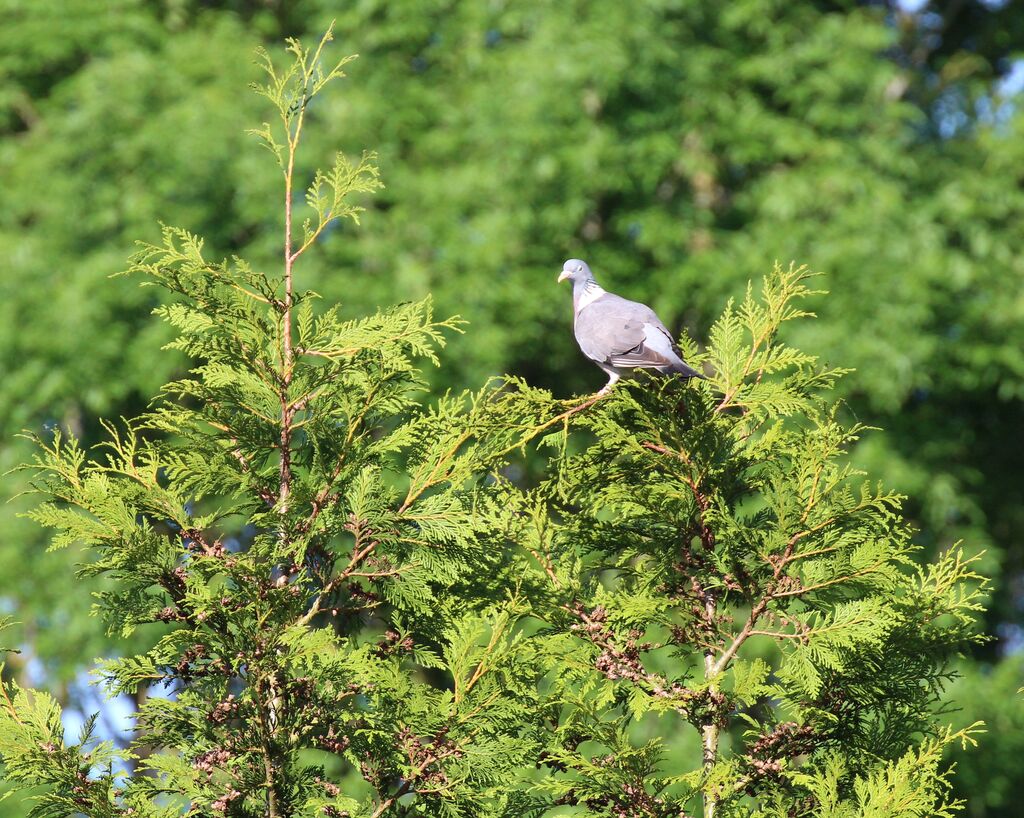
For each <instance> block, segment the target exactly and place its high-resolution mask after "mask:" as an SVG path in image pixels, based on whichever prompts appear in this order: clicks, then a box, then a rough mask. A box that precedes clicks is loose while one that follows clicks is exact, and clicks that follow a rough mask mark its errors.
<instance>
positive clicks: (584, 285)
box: [558, 258, 704, 395]
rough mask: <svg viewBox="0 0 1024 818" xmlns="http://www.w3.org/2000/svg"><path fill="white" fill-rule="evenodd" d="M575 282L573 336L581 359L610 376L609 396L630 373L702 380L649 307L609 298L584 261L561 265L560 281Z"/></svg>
mask: <svg viewBox="0 0 1024 818" xmlns="http://www.w3.org/2000/svg"><path fill="white" fill-rule="evenodd" d="M565 279H569V281H571V282H572V306H573V330H574V331H575V333H576V341H577V342H578V343H579V345H580V349H582V350H583V354H584V355H586V356H587V357H588V358H590V360H592V361H593V362H594V363H596V364H597V365H598V366H599V367H601V369H603V370H604V371H605V372H607V373H608V383H607V384H605V386H604V388H602V389H601V391H600V392H599V393H598V394H600V395H605V394H607V393H608V392H609V390H611V388H612V387H613V386H614V385H615V383H616V382H617V381H618V380H619V378H621V377H622V375H623V374H624V373H626V372H628V371H629V370H632V369H656V370H657V371H658V372H661V373H663V374H666V375H667V374H672V373H675V374H679V375H682V376H683V377H684V378H703V377H704V376H703V375H701V374H700V373H699V372H698V371H697V370H695V369H693V368H691V367H689V366H687V365H686V364H685V363H683V359H682V357H681V353H680V351H679V347H678V346H676V343H675V341H674V340H673V339H672V334H671V333H670V332H669V331H668V329H666V328H665V325H664V324H663V323H661V320H660V319H659V318H658V316H657V315H655V314H654V310H652V309H651V308H650V307H648V306H647V305H646V304H639V303H637V302H636V301H627V300H626V299H625V298H621V297H619V296H617V295H615V294H614V293H609V292H606V291H605V290H604V289H603V288H602V287H601V285H600V284H598V283H597V282H596V281H595V280H594V274H593V273H592V272H590V267H588V266H587V263H586V262H585V261H580V259H578V258H571V259H569V260H568V261H567V262H565V264H563V265H562V272H561V274H559V276H558V280H559V281H564V280H565Z"/></svg>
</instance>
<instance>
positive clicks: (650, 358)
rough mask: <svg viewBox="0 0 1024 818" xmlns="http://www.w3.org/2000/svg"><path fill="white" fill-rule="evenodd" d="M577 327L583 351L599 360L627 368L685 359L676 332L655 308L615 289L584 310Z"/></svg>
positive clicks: (581, 312)
mask: <svg viewBox="0 0 1024 818" xmlns="http://www.w3.org/2000/svg"><path fill="white" fill-rule="evenodd" d="M575 330H576V340H577V341H578V342H579V345H580V349H582V350H583V354H584V355H586V356H587V357H588V358H590V359H591V360H592V361H596V362H597V363H602V364H609V365H611V366H615V367H623V368H637V367H640V368H657V367H671V366H673V365H675V364H676V362H677V361H678V362H680V363H681V361H680V359H679V356H678V353H677V352H675V351H674V347H675V345H674V344H673V342H672V336H671V335H670V334H669V332H668V330H667V329H665V326H664V324H662V323H661V321H659V320H658V317H657V316H656V315H655V314H654V311H653V310H652V309H651V308H650V307H648V306H646V305H645V304H639V303H637V302H636V301H627V300H626V299H625V298H620V297H619V296H617V295H612V294H611V293H605V294H604V295H602V296H600V297H599V298H597V299H595V300H594V301H592V302H591V303H590V304H588V305H587V306H585V307H584V308H583V309H582V310H580V312H579V314H577V316H576V324H575Z"/></svg>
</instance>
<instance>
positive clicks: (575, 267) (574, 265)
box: [558, 258, 594, 284]
mask: <svg viewBox="0 0 1024 818" xmlns="http://www.w3.org/2000/svg"><path fill="white" fill-rule="evenodd" d="M593 278H594V274H593V273H592V272H590V268H589V267H588V266H587V262H585V261H581V260H580V259H578V258H571V259H569V260H568V261H567V262H565V264H563V265H562V272H561V273H559V275H558V280H559V281H565V280H566V279H569V280H570V281H571V282H572V283H573V284H576V283H577V282H579V281H586V280H588V279H591V280H592V279H593Z"/></svg>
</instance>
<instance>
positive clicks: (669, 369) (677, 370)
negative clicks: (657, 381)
mask: <svg viewBox="0 0 1024 818" xmlns="http://www.w3.org/2000/svg"><path fill="white" fill-rule="evenodd" d="M661 371H662V372H663V373H665V374H666V375H668V374H669V373H673V374H675V375H682V376H683V377H684V378H700V379H701V380H702V381H706V380H707V376H706V375H702V374H701V373H700V372H698V371H697V370H696V369H694V368H693V367H692V366H687V365H686V364H684V363H683V362H682V361H680V362H679V363H677V364H673V365H672V366H666V367H665V368H664V369H662V370H661Z"/></svg>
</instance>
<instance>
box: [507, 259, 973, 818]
mask: <svg viewBox="0 0 1024 818" xmlns="http://www.w3.org/2000/svg"><path fill="white" fill-rule="evenodd" d="M807 279H808V273H807V272H806V271H805V270H803V269H789V270H782V269H779V268H776V269H775V271H774V272H773V273H772V274H771V275H770V276H769V277H768V278H767V279H766V280H765V283H764V288H763V293H762V294H761V297H760V298H757V297H755V295H754V293H752V292H751V291H749V290H748V293H747V297H746V299H745V300H744V301H743V303H742V304H741V305H740V306H739V307H738V308H733V307H732V306H731V305H730V307H728V308H727V309H726V310H725V312H724V314H723V315H722V317H721V318H720V319H719V320H718V321H717V323H715V325H714V327H713V329H712V331H711V333H710V339H709V344H708V346H707V349H706V351H703V352H702V351H700V350H699V349H698V348H697V347H696V346H695V345H694V344H693V343H689V342H687V341H686V340H685V339H684V348H685V349H684V351H685V353H686V355H685V357H686V360H687V361H689V362H690V363H692V364H694V365H695V366H698V367H699V366H704V367H705V368H706V370H707V371H708V372H709V380H708V381H706V382H699V383H698V382H692V381H691V382H689V383H687V382H681V381H679V380H660V381H656V380H652V379H650V378H642V379H640V380H639V381H638V382H635V383H633V384H628V383H624V384H623V385H622V386H621V387H620V388H617V389H616V390H615V391H614V392H613V394H612V396H611V397H609V398H607V399H604V400H601V401H592V402H590V403H592V404H593V405H589V406H587V411H585V412H573V414H572V417H571V428H574V429H577V430H580V432H584V433H586V435H587V436H584V437H583V438H580V436H579V435H577V434H576V433H575V432H570V434H568V436H567V435H566V430H565V429H562V430H559V431H557V432H556V433H554V434H553V435H551V436H550V437H549V439H548V440H547V441H546V442H547V443H548V444H550V445H554V446H556V448H557V452H558V453H557V455H556V456H555V457H554V458H553V459H552V461H551V475H550V477H549V479H548V480H547V481H546V482H545V483H543V484H542V485H541V486H540V487H539V488H538V489H536V490H533V491H530V492H518V491H516V490H515V489H512V488H509V492H510V498H511V499H510V502H509V503H508V504H507V506H508V507H509V508H511V509H513V510H512V511H510V512H509V513H508V514H507V516H506V518H505V524H506V525H507V527H508V529H507V530H508V531H509V534H510V537H511V538H512V539H513V540H515V541H517V542H519V543H520V544H521V545H523V546H524V547H525V549H526V551H527V553H528V554H529V555H531V557H532V559H533V566H534V573H535V575H536V576H537V577H538V580H537V581H538V585H539V584H541V583H544V582H546V584H547V595H548V607H547V610H546V615H545V618H546V619H547V621H548V623H549V626H550V631H549V635H548V640H549V641H548V642H547V643H546V650H547V651H548V652H549V656H550V658H551V660H552V664H551V667H552V669H554V670H556V671H557V673H558V679H557V683H555V684H554V685H553V687H552V688H551V694H550V695H551V697H552V699H551V701H552V703H553V704H554V705H556V706H557V707H558V708H559V711H558V719H557V720H556V721H555V722H553V724H554V726H553V727H552V732H551V740H552V742H553V743H552V745H551V746H550V747H549V748H548V750H547V754H546V756H545V759H546V764H547V766H548V768H549V769H550V770H551V774H550V775H549V776H547V777H546V778H545V779H544V781H543V782H542V783H541V784H540V785H539V787H540V789H542V790H543V791H546V792H548V793H550V794H551V795H552V796H553V797H554V798H555V799H556V802H557V803H563V804H574V805H578V806H580V807H584V808H585V809H586V812H587V813H588V814H596V815H608V816H616V818H627V816H628V817H629V818H639V816H659V818H668V817H669V816H691V815H696V814H701V810H702V814H703V815H704V816H705V818H714V817H715V816H750V815H763V816H777V818H792V817H793V816H817V817H818V818H841V817H842V818H847V816H850V817H851V818H852V816H877V817H878V818H882V816H885V818H897V816H904V817H905V818H911V816H933V815H938V816H947V815H949V814H951V812H952V811H953V810H954V809H955V807H956V804H955V803H952V802H951V800H950V798H949V795H948V783H947V775H948V772H947V771H946V770H944V769H942V768H941V764H940V762H941V758H940V757H941V753H942V749H943V747H944V746H945V745H947V744H949V743H950V742H953V741H962V742H971V741H972V739H971V735H970V734H971V732H972V730H971V729H970V728H969V729H968V730H966V731H962V732H959V733H953V732H951V731H950V730H949V729H948V728H946V727H945V726H944V722H943V720H942V718H941V714H939V713H937V710H939V709H941V708H938V707H937V701H938V697H939V693H940V691H941V689H942V686H943V683H944V681H945V680H946V679H947V678H948V676H949V661H950V660H951V658H952V657H953V656H954V655H955V652H956V651H957V649H958V648H959V647H961V646H963V645H965V644H966V643H967V642H969V641H971V640H973V639H976V638H977V637H976V636H975V635H974V617H975V614H976V612H977V611H978V610H980V605H979V602H980V598H981V595H982V593H983V585H984V582H983V581H982V580H981V579H980V578H979V577H978V576H977V575H976V574H975V573H974V572H973V571H972V568H971V565H970V561H969V560H965V559H964V558H963V556H962V554H961V552H960V550H959V549H958V548H953V549H950V550H949V551H948V552H946V553H945V554H944V555H943V556H941V557H940V558H939V559H938V560H937V561H936V562H934V563H931V564H928V565H924V566H918V565H917V564H916V563H915V562H914V555H915V552H916V550H917V549H916V548H915V546H914V545H913V544H912V539H911V532H910V531H909V530H908V527H907V525H906V524H905V523H904V522H903V521H902V519H901V516H900V502H901V498H900V497H899V496H897V495H895V494H893V493H891V492H888V491H886V490H885V489H883V488H882V487H881V486H879V485H875V484H873V483H871V482H869V481H867V480H866V478H865V476H864V475H862V474H859V473H857V472H854V471H853V470H852V469H851V468H850V466H849V465H845V464H844V448H845V447H846V446H847V445H848V444H850V443H851V442H852V441H853V440H855V439H856V438H857V436H858V435H860V434H861V433H862V432H863V431H864V427H862V426H861V425H860V424H857V423H852V424H851V423H846V422H844V421H843V419H842V417H843V409H842V406H841V405H837V404H836V403H835V402H834V401H830V400H829V399H828V397H827V390H828V389H829V388H830V387H831V386H832V384H833V383H834V382H835V381H836V379H837V378H838V377H840V376H841V375H842V374H844V372H843V370H840V369H835V368H828V367H822V366H819V364H818V362H817V361H816V360H815V358H814V357H812V356H810V355H807V354H804V353H802V352H800V351H798V350H796V349H794V348H792V347H790V346H787V345H786V344H785V343H784V342H783V341H781V340H780V338H779V330H780V326H781V325H782V324H783V323H785V322H787V321H790V320H793V319H797V318H800V317H803V316H806V315H808V313H807V312H805V311H804V310H803V309H802V308H801V306H800V301H801V299H803V298H805V297H807V296H810V295H812V294H814V293H813V292H812V291H811V290H809V288H808V286H807ZM566 419H567V420H570V418H566ZM574 447H575V449H574ZM538 610H543V606H538ZM573 814H579V813H573Z"/></svg>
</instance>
